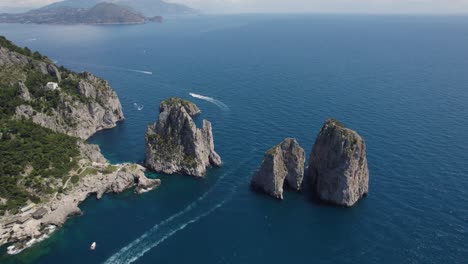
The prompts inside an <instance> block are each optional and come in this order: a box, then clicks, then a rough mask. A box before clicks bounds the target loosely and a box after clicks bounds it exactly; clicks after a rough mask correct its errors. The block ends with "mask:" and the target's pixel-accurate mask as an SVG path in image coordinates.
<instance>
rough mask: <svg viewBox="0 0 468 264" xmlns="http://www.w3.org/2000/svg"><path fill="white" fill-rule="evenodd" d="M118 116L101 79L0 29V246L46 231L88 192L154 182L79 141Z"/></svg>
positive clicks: (145, 187) (142, 187)
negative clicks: (60, 62) (21, 44)
mask: <svg viewBox="0 0 468 264" xmlns="http://www.w3.org/2000/svg"><path fill="white" fill-rule="evenodd" d="M122 119H123V113H122V107H121V105H120V102H119V99H118V97H117V95H116V93H115V92H114V91H113V90H112V88H111V87H110V86H109V84H108V83H107V82H106V81H104V80H102V79H100V78H97V77H95V76H93V75H92V74H90V73H87V72H85V73H75V72H72V71H70V70H68V69H66V68H64V67H57V66H56V65H55V64H53V63H52V62H51V61H50V60H49V59H48V58H47V57H45V56H43V55H41V54H40V53H38V52H32V51H31V50H29V49H28V48H26V47H25V48H21V47H18V46H16V45H14V44H13V43H12V42H10V41H9V40H7V39H6V38H4V37H1V36H0V157H1V158H0V246H2V245H3V244H5V243H14V245H12V246H10V247H9V248H8V252H9V253H11V254H15V253H18V252H20V251H21V250H23V249H24V248H27V247H29V246H31V245H33V244H34V243H36V242H38V241H41V240H43V239H45V238H47V236H48V235H49V234H50V233H51V232H53V230H55V228H57V227H59V226H61V225H63V223H64V222H65V221H66V219H67V218H68V217H70V216H73V215H76V214H80V213H81V211H80V209H79V207H78V205H79V204H80V203H81V202H82V201H84V200H85V199H86V198H87V197H88V196H89V195H92V194H96V195H97V197H98V198H100V197H101V196H102V195H103V194H104V193H108V192H114V193H119V192H122V191H124V190H127V189H129V188H135V192H137V193H143V192H146V191H149V190H151V189H154V188H156V187H157V186H159V184H160V180H152V179H148V178H146V177H145V175H144V170H145V168H143V167H142V166H139V165H136V164H117V165H112V164H110V163H109V162H108V161H107V160H106V159H105V158H104V157H103V156H102V154H101V152H100V149H99V147H98V146H95V145H90V144H87V143H86V142H84V141H83V140H84V139H87V138H88V137H90V136H91V135H93V134H94V133H96V132H97V131H99V130H101V129H106V128H112V127H114V126H115V125H116V122H118V121H120V120H122Z"/></svg>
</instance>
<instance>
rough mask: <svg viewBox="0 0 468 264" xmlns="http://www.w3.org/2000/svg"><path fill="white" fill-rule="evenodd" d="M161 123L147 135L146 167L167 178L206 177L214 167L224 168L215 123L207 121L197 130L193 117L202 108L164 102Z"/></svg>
mask: <svg viewBox="0 0 468 264" xmlns="http://www.w3.org/2000/svg"><path fill="white" fill-rule="evenodd" d="M159 112H160V114H159V120H158V122H157V123H156V124H154V125H150V126H149V127H148V130H147V132H146V136H145V141H146V160H145V164H146V166H147V167H148V168H149V169H151V170H154V171H156V172H162V173H166V174H175V173H180V174H187V175H192V176H197V177H203V176H204V175H205V173H206V169H207V168H208V167H210V166H220V165H221V158H220V157H219V155H218V154H217V153H216V152H215V150H214V143H213V134H212V131H211V123H210V122H209V121H207V120H203V127H202V128H197V126H196V124H195V122H194V121H193V119H192V118H193V117H194V116H196V115H198V114H200V109H198V107H197V106H196V105H195V104H193V103H191V102H189V101H186V100H182V99H180V98H170V99H167V100H164V101H162V102H161V104H160V107H159Z"/></svg>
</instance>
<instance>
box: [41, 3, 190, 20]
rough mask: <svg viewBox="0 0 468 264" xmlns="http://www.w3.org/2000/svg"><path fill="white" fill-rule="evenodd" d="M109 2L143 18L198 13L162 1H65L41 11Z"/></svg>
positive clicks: (85, 6) (84, 6)
mask: <svg viewBox="0 0 468 264" xmlns="http://www.w3.org/2000/svg"><path fill="white" fill-rule="evenodd" d="M102 2H109V3H114V4H118V5H121V6H127V7H130V8H132V9H134V10H135V11H137V12H140V13H141V14H143V15H144V16H147V17H152V16H164V15H185V14H196V13H198V12H197V11H196V10H195V9H192V8H190V7H187V6H185V5H181V4H175V3H168V2H165V1H163V0H65V1H61V2H57V3H53V4H50V5H47V6H45V7H43V8H40V9H41V10H45V9H56V8H63V7H68V8H91V7H93V6H95V5H96V4H98V3H102Z"/></svg>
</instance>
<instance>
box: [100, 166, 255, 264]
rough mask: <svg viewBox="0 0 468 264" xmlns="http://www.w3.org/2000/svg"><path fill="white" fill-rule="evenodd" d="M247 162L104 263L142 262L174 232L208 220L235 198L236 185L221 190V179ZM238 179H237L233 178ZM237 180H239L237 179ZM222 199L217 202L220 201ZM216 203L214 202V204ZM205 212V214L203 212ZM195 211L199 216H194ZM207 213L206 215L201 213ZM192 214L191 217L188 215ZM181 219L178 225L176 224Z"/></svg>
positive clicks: (228, 184)
mask: <svg viewBox="0 0 468 264" xmlns="http://www.w3.org/2000/svg"><path fill="white" fill-rule="evenodd" d="M248 161H249V160H246V161H244V162H241V163H240V164H239V166H237V167H236V168H234V169H233V170H231V171H229V172H226V173H224V174H223V175H221V176H220V177H219V178H218V180H217V182H216V183H215V184H214V185H213V187H211V189H210V190H208V191H207V192H206V193H204V194H203V195H202V196H200V197H199V198H198V199H197V200H196V201H194V202H192V203H191V204H189V205H188V206H187V207H186V208H184V209H183V210H182V211H180V212H178V213H176V214H174V215H172V216H171V217H169V218H167V219H165V220H164V221H162V222H160V223H159V224H156V225H155V226H153V227H152V228H151V229H150V230H149V231H147V232H146V233H144V234H143V235H142V236H140V237H139V238H137V239H135V240H134V241H132V242H131V243H130V244H128V245H127V246H125V247H123V248H122V249H120V250H119V251H118V252H117V253H115V254H114V255H112V256H111V257H110V258H109V259H107V261H106V262H104V263H105V264H121V263H122V264H128V263H133V262H135V261H137V260H138V259H139V258H141V257H142V256H143V255H144V254H146V253H147V252H148V251H150V250H151V249H153V248H155V247H157V246H158V245H159V244H161V243H162V242H164V241H165V240H166V239H168V238H170V237H171V236H173V235H174V234H176V233H177V232H179V231H181V230H183V229H185V228H186V227H187V226H189V225H190V224H193V223H195V222H197V221H199V220H200V219H201V218H203V217H206V216H208V215H209V214H211V213H213V212H214V211H216V210H217V209H218V208H220V207H222V206H223V205H224V204H225V203H226V202H228V201H229V200H230V199H232V197H233V196H234V193H235V189H236V187H237V183H236V182H229V181H228V182H226V183H227V187H230V188H229V189H228V190H226V189H224V188H221V187H223V186H220V184H221V183H222V182H223V180H224V178H226V176H227V175H230V174H233V173H235V172H236V171H237V170H238V168H241V167H242V166H243V165H244V164H245V163H247V162H248ZM236 179H237V178H236ZM237 180H238V179H237ZM213 193H214V197H215V198H214V199H206V198H207V197H208V196H209V195H211V194H213ZM223 196H224V199H219V198H220V197H223ZM216 199H217V200H216ZM213 200H215V201H219V200H221V201H220V202H218V203H216V204H215V205H210V203H212V201H213ZM207 207H208V209H207V210H206V209H205V208H207ZM197 209H198V210H200V211H201V212H197ZM204 210H206V211H204ZM192 211H195V212H194V214H195V216H193V215H194V214H193V213H192V214H191V212H192ZM179 218H181V219H180V221H178V220H179Z"/></svg>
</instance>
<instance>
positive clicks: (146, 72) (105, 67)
mask: <svg viewBox="0 0 468 264" xmlns="http://www.w3.org/2000/svg"><path fill="white" fill-rule="evenodd" d="M70 64H71V65H78V66H81V67H83V66H85V67H93V68H98V69H106V70H117V71H126V72H135V73H141V74H146V75H153V72H152V71H144V70H137V69H131V68H124V67H117V66H108V65H97V64H89V63H76V64H75V63H70Z"/></svg>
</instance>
